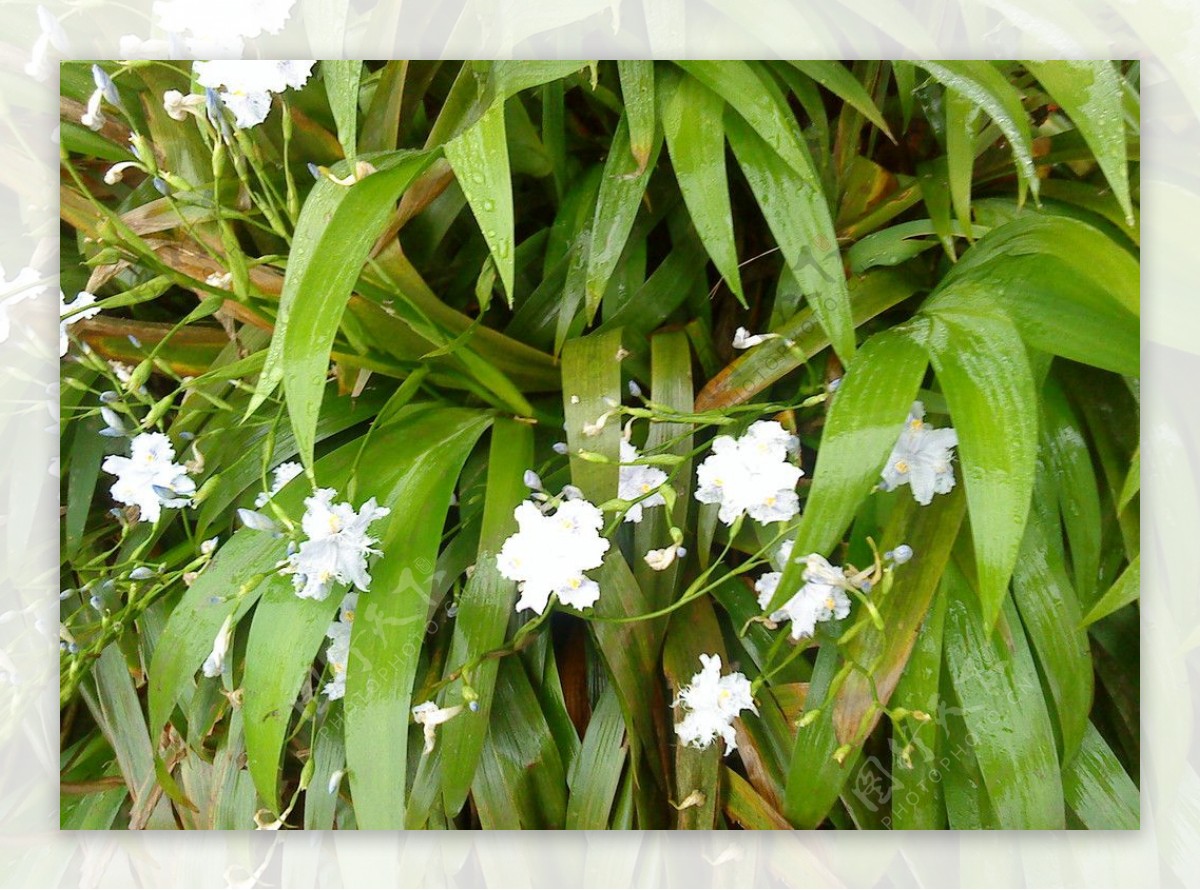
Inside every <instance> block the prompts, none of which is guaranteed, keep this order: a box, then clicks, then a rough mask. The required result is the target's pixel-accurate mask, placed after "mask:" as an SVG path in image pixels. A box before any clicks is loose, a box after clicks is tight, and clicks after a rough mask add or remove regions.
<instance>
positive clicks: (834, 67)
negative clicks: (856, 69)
mask: <svg viewBox="0 0 1200 890" xmlns="http://www.w3.org/2000/svg"><path fill="white" fill-rule="evenodd" d="M791 64H792V65H794V66H795V67H797V68H799V69H800V70H801V71H802V72H804V74H805V75H807V76H808V77H811V78H812V79H813V80H815V81H816V82H817V83H819V84H820V85H821V86H823V87H825V89H827V90H829V92H831V93H833V94H834V95H835V96H837V97H839V98H841V99H842V100H844V101H845V102H846V104H847V105H849V106H851V107H852V108H854V109H855V110H856V111H858V112H859V113H860V114H861V115H862V116H863V117H865V118H866V119H867V120H869V121H870V122H871V123H873V124H874V125H875V126H877V127H878V128H879V129H880V130H882V131H883V133H884V135H885V136H887V137H888V138H889V139H891V140H892V141H893V142H895V141H896V140H895V138H894V137H893V136H892V131H891V130H889V129H888V125H887V121H885V120H884V119H883V115H882V114H881V113H880V112H879V108H878V106H876V105H875V102H874V100H873V99H872V98H871V95H870V93H868V92H867V91H866V89H865V88H864V87H863V85H862V84H861V83H859V82H858V80H857V79H855V77H854V75H853V74H851V73H850V71H849V69H848V68H846V66H845V65H843V64H842V63H841V62H838V61H824V60H816V59H810V60H804V61H801V60H798V59H793V60H792V62H791Z"/></svg>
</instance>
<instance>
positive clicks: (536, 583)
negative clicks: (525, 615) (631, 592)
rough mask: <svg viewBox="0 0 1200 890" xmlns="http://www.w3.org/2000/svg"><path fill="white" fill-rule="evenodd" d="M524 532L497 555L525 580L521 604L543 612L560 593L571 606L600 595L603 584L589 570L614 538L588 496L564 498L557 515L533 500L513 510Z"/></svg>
mask: <svg viewBox="0 0 1200 890" xmlns="http://www.w3.org/2000/svg"><path fill="white" fill-rule="evenodd" d="M513 516H514V517H515V518H516V520H517V527H518V531H517V533H516V534H514V535H510V536H509V538H508V540H506V541H505V542H504V546H503V547H501V548H500V553H499V555H498V556H497V557H496V567H497V568H498V569H499V570H500V574H501V575H503V576H504V577H505V578H508V579H509V580H510V581H518V582H520V585H521V597H520V599H519V600H517V605H516V608H517V610H518V611H520V610H521V609H533V610H534V611H535V612H537V613H538V614H539V615H540V614H541V613H542V612H544V611H545V610H546V606H547V604H548V603H549V602H550V597H551V595H553V594H557V595H558V598H559V600H561V601H562V602H563V603H565V604H566V605H568V606H574V607H575V608H577V609H584V608H587V607H588V606H591V605H593V604H594V603H595V602H596V600H597V599H599V597H600V586H599V585H598V584H597V583H596V582H595V581H593V580H592V579H591V578H589V577H587V576H586V575H585V574H584V572H586V571H587V570H589V569H594V568H597V567H598V566H599V565H600V564H601V563H602V562H603V561H604V554H605V553H607V552H608V547H609V542H608V540H607V539H606V538H604V537H602V536H601V535H600V527H601V526H602V525H603V524H604V515H603V514H602V513H601V512H600V510H599V508H597V507H596V506H595V505H593V504H592V503H590V502H589V501H587V500H583V499H582V498H580V499H574V500H569V501H564V502H563V503H562V504H560V505H559V507H558V509H557V510H556V511H555V512H554V513H553V514H552V515H551V514H545V513H542V511H541V510H539V509H538V506H537V504H535V503H534V502H533V501H525V502H524V503H522V504H521V505H520V506H518V507H517V509H516V510H515V511H514V512H513Z"/></svg>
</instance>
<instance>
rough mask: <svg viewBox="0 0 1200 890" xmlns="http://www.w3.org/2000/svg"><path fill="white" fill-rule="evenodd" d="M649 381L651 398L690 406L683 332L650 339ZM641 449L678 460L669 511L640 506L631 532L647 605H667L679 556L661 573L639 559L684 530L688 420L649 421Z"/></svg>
mask: <svg viewBox="0 0 1200 890" xmlns="http://www.w3.org/2000/svg"><path fill="white" fill-rule="evenodd" d="M650 350H651V362H650V368H651V385H650V399H651V401H653V402H654V403H655V404H656V405H665V406H667V407H669V408H672V409H674V410H676V411H678V412H680V413H682V414H687V413H689V412H690V411H691V410H692V401H693V390H692V353H691V350H690V348H689V347H688V340H687V334H685V333H683V331H664V332H663V333H661V334H657V335H655V337H654V338H653V339H651V341H650ZM645 452H646V453H661V454H674V455H676V456H677V457H680V458H683V460H682V462H681V463H680V464H678V465H676V466H675V467H674V468H673V470H672V482H671V487H672V488H673V489H674V490H675V507H674V509H673V510H672V511H671V512H670V513H669V514H668V512H667V510H666V509H665V508H652V509H648V510H644V511H643V513H642V521H641V522H639V523H637V526H636V528H635V529H634V533H633V540H634V548H633V549H634V553H635V562H634V566H633V573H634V576H635V577H636V578H637V582H638V586H639V587H641V589H642V590H643V591H645V593H646V598H647V600H648V601H649V602H650V603H652V604H653V605H652V608H655V609H661V608H663V607H665V606H667V605H669V604H670V602H671V600H672V598H673V597H674V595H675V591H676V590H677V587H676V582H677V580H678V578H679V568H680V562H681V560H676V561H675V562H673V563H671V565H669V566H667V567H666V568H665V569H663V570H662V571H655V570H654V569H652V568H650V566H648V565H647V564H646V560H645V559H644V558H643V557H644V555H645V554H646V553H648V552H649V551H651V550H658V549H661V548H664V547H667V546H670V545H671V544H672V538H671V534H670V530H671V527H672V526H674V527H676V528H679V529H681V530H682V529H686V528H687V527H688V512H689V508H690V507H691V503H692V479H693V476H692V460H691V452H692V436H691V434H690V429H689V427H688V425H687V424H682V423H652V424H651V425H650V432H649V433H648V434H647V435H646V447H645Z"/></svg>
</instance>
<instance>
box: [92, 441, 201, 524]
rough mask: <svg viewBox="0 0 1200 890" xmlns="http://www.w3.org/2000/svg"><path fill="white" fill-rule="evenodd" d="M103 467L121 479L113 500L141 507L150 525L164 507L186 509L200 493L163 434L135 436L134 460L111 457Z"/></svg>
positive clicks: (114, 490) (132, 456)
mask: <svg viewBox="0 0 1200 890" xmlns="http://www.w3.org/2000/svg"><path fill="white" fill-rule="evenodd" d="M101 468H102V469H103V470H104V472H106V473H112V474H113V475H114V476H116V477H117V481H116V482H114V483H113V486H112V496H113V499H114V500H117V501H119V502H120V503H122V504H130V505H135V506H137V508H138V510H139V511H140V513H141V518H142V519H143V520H144V521H146V522H157V521H158V517H159V516H160V515H161V513H162V508H163V507H186V506H187V505H188V504H190V503H191V495H192V494H194V493H195V491H196V485H195V483H194V482H192V480H191V478H189V477H188V475H187V470H186V469H185V468H184V467H183V465H181V464H177V463H175V449H174V448H173V447H171V440H170V439H168V438H167V437H166V436H165V435H163V434H162V433H141V434H140V435H138V436H135V437H134V439H133V441H132V443H130V457H120V456H119V455H115V454H111V455H109V456H108V457H106V458H105V459H104V463H103V464H102V465H101Z"/></svg>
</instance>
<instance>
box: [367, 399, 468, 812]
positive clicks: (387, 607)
mask: <svg viewBox="0 0 1200 890" xmlns="http://www.w3.org/2000/svg"><path fill="white" fill-rule="evenodd" d="M489 423H490V418H489V417H487V416H485V415H481V414H480V413H479V412H478V411H474V410H469V409H460V408H440V409H436V410H434V411H430V412H429V413H428V414H422V415H419V416H416V417H415V419H414V423H412V424H402V423H397V424H396V426H395V427H394V429H393V430H391V431H389V432H391V433H392V435H389V436H384V437H381V438H380V441H379V443H377V444H375V445H373V447H372V451H373V452H374V454H372V455H365V456H364V457H363V461H362V463H361V473H362V475H363V477H364V478H365V479H367V478H373V477H376V476H378V475H380V474H382V473H384V472H386V470H385V468H400V475H399V478H398V479H397V480H396V481H395V483H394V484H392V485H391V486H389V487H388V488H386V489H384V488H382V487H381V489H380V492H379V493H380V495H381V496H380V502H381V503H382V504H384V505H385V506H389V507H390V508H391V510H392V513H391V515H390V516H389V517H388V518H387V525H386V527H385V528H384V529H383V531H382V534H381V536H380V543H379V548H380V549H381V550H382V551H383V553H384V554H385V555H384V556H383V557H382V558H381V559H380V560H379V562H378V564H377V565H376V566H375V568H374V573H373V574H374V581H373V584H372V591H371V593H369V594H365V595H364V596H363V598H362V600H360V602H359V606H358V609H357V613H356V618H355V621H354V629H353V631H352V633H351V637H350V660H349V663H348V665H347V668H346V698H345V704H346V764H347V767H348V770H349V774H350V785H351V791H352V794H353V796H354V808H355V816H356V818H357V820H358V825H359V827H360V828H368V829H369V828H402V827H403V826H404V801H405V785H406V776H405V765H406V763H407V740H408V726H409V705H410V704H411V701H412V694H413V681H414V678H415V675H416V669H417V659H418V656H419V655H420V651H421V641H422V639H423V637H424V635H425V623H426V620H427V612H428V608H429V597H430V590H431V588H432V586H433V580H434V579H433V575H434V569H435V566H436V561H437V554H438V544H439V543H440V541H441V537H442V526H443V524H444V522H445V517H446V513H447V511H448V509H449V506H450V495H451V494H452V493H453V491H454V486H455V483H456V481H457V479H458V474H459V472H460V470H461V468H462V465H463V463H464V462H465V461H466V459H467V455H468V454H469V453H470V451H471V449H472V448H473V447H474V445H475V442H476V440H477V439H478V438H479V436H480V435H481V434H482V433H483V431H484V429H485V428H486V427H487V425H488V424H489ZM416 505H420V509H414V508H415V506H416Z"/></svg>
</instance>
